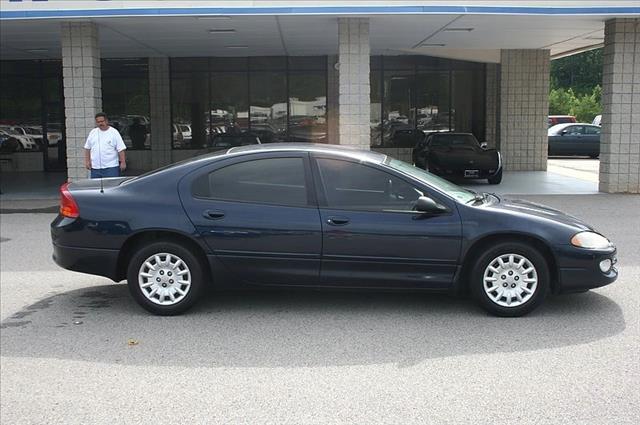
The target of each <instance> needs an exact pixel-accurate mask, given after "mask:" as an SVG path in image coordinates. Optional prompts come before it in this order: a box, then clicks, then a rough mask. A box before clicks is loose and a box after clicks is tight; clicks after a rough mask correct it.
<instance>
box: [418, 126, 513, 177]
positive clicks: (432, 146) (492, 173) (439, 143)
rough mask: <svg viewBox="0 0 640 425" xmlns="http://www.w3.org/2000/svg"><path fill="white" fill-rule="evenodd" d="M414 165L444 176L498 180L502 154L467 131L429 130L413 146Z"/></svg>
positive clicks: (500, 171) (500, 174) (500, 172)
mask: <svg viewBox="0 0 640 425" xmlns="http://www.w3.org/2000/svg"><path fill="white" fill-rule="evenodd" d="M412 158H413V163H414V164H415V165H416V167H419V168H422V169H424V170H427V171H429V172H430V173H433V174H436V175H439V176H442V177H444V178H447V179H459V178H463V179H487V180H488V181H489V183H491V184H499V183H500V182H501V181H502V157H501V156H500V152H498V151H497V150H496V149H488V148H487V145H486V143H480V142H478V140H477V139H476V138H475V136H474V135H473V134H471V133H431V134H429V135H428V136H427V137H426V138H425V139H423V140H420V141H419V142H418V143H417V144H416V146H415V147H414V148H413V153H412Z"/></svg>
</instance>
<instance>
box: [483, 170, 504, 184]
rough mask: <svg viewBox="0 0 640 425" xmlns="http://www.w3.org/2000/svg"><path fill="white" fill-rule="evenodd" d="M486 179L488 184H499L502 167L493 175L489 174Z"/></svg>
mask: <svg viewBox="0 0 640 425" xmlns="http://www.w3.org/2000/svg"><path fill="white" fill-rule="evenodd" d="M487 180H488V181H489V183H490V184H500V182H501V181H502V168H501V169H500V171H498V172H497V173H496V175H495V176H491V177H489V178H488V179H487Z"/></svg>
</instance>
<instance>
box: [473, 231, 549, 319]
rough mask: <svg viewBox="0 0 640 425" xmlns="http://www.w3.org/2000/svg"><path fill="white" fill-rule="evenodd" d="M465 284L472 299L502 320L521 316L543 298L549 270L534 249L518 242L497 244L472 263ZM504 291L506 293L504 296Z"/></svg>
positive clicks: (547, 284) (546, 287)
mask: <svg viewBox="0 0 640 425" xmlns="http://www.w3.org/2000/svg"><path fill="white" fill-rule="evenodd" d="M501 260H502V262H503V264H502V265H501V264H500V261H501ZM496 271H498V273H496ZM523 272H527V273H523ZM510 273H512V274H510ZM494 279H495V280H494ZM469 284H470V289H471V293H472V295H473V297H474V298H475V299H476V301H478V303H479V304H480V305H481V306H482V308H484V309H485V310H487V311H488V312H489V313H491V314H494V315H496V316H502V317H518V316H524V315H525V314H527V313H530V312H531V311H533V310H534V309H535V308H537V307H538V306H539V305H540V304H541V303H542V302H543V301H544V299H545V297H546V296H547V293H548V292H549V266H548V264H547V261H546V260H545V258H544V256H543V255H542V254H540V252H539V251H538V250H536V249H535V248H532V247H531V246H529V245H526V244H524V243H521V242H515V241H513V242H501V243H498V244H496V245H494V246H492V247H490V248H489V249H488V250H486V252H484V253H483V254H482V255H480V257H479V258H478V259H477V260H476V262H475V263H474V266H473V268H472V270H471V275H470V276H469ZM504 285H507V286H506V287H505V286H504ZM492 289H495V290H492ZM505 290H506V291H509V292H508V293H507V294H504V292H503V291H505ZM516 294H517V295H516ZM518 297H520V299H518Z"/></svg>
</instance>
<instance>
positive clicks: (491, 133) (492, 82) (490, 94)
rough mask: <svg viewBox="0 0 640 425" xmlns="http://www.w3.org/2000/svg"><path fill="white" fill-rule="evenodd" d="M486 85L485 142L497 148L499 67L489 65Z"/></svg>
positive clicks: (487, 66) (492, 64) (493, 64)
mask: <svg viewBox="0 0 640 425" xmlns="http://www.w3.org/2000/svg"><path fill="white" fill-rule="evenodd" d="M486 74H487V75H486V77H485V78H486V80H485V81H486V83H485V130H484V141H485V142H487V144H488V145H489V146H490V147H492V148H495V147H496V145H497V143H498V140H497V129H496V120H497V113H498V65H497V64H495V63H488V64H487V65H486Z"/></svg>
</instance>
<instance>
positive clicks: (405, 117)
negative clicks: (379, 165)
mask: <svg viewBox="0 0 640 425" xmlns="http://www.w3.org/2000/svg"><path fill="white" fill-rule="evenodd" d="M413 80H414V75H413V72H411V71H393V70H392V71H387V70H386V69H385V71H384V92H383V94H384V102H383V105H384V106H383V112H382V146H383V147H405V146H400V145H401V144H402V142H401V140H403V139H404V138H405V137H404V136H405V135H406V134H407V132H409V131H412V130H414V129H415V120H414V116H413V110H412V107H411V104H412V102H411V96H412V88H413Z"/></svg>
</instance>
